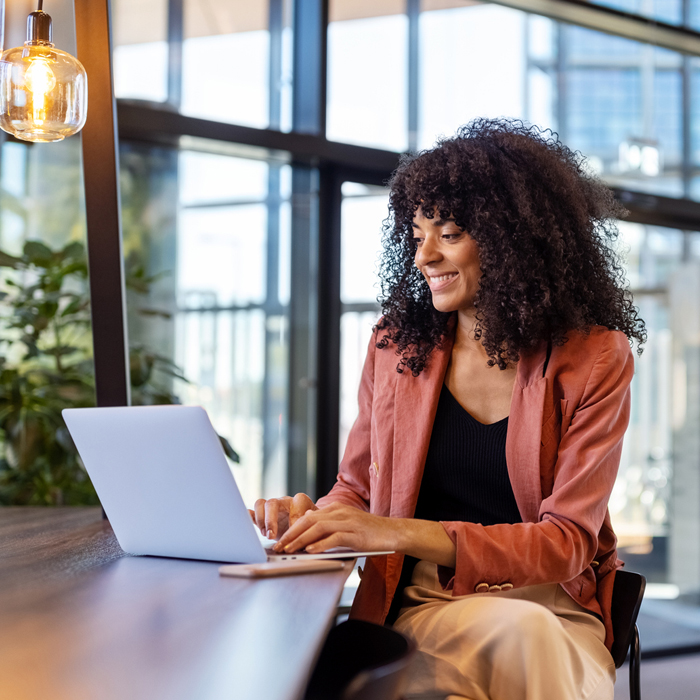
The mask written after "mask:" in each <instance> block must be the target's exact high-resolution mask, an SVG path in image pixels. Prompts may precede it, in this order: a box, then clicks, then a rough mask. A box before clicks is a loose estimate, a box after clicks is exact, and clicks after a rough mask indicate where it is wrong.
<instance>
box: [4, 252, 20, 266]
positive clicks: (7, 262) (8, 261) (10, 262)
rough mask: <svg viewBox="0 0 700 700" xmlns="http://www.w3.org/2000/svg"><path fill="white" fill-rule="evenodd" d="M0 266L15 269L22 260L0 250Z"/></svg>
mask: <svg viewBox="0 0 700 700" xmlns="http://www.w3.org/2000/svg"><path fill="white" fill-rule="evenodd" d="M0 267H11V268H12V269H13V270H16V269H17V268H19V267H22V260H21V259H20V258H15V257H13V256H12V255H8V254H7V253H3V251H1V250H0Z"/></svg>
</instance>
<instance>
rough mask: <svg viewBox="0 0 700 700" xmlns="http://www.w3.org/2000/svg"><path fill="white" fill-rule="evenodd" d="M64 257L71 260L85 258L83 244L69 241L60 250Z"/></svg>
mask: <svg viewBox="0 0 700 700" xmlns="http://www.w3.org/2000/svg"><path fill="white" fill-rule="evenodd" d="M61 253H62V254H63V257H64V258H68V259H72V260H82V261H84V260H85V257H86V256H85V246H84V245H83V244H82V243H80V242H79V241H74V242H73V243H69V244H68V245H67V246H66V247H65V248H64V249H63V250H62V251H61Z"/></svg>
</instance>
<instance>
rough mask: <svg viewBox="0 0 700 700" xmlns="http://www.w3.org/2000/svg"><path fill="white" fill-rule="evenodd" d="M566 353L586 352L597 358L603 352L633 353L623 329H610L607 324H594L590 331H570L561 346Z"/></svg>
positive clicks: (560, 348) (563, 352)
mask: <svg viewBox="0 0 700 700" xmlns="http://www.w3.org/2000/svg"><path fill="white" fill-rule="evenodd" d="M559 351H560V352H561V353H562V354H565V355H571V354H584V355H585V356H587V357H591V358H592V359H595V358H596V357H597V356H598V355H600V353H602V352H612V353H613V354H621V355H629V354H631V353H632V349H631V347H630V342H629V340H628V338H627V336H626V335H625V334H624V333H623V332H622V331H616V330H610V329H609V328H606V327H605V326H593V327H592V328H591V329H590V330H588V331H570V332H569V333H567V334H566V342H565V343H564V344H563V345H560V346H559Z"/></svg>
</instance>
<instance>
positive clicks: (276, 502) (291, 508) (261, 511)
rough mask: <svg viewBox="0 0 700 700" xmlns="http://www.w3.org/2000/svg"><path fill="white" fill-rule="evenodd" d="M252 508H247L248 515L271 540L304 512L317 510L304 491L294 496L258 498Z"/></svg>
mask: <svg viewBox="0 0 700 700" xmlns="http://www.w3.org/2000/svg"><path fill="white" fill-rule="evenodd" d="M254 508H255V510H250V509H248V512H249V513H250V517H251V518H252V519H253V522H254V523H255V525H256V526H257V527H259V528H260V532H261V533H262V534H263V537H267V538H268V539H271V540H276V539H278V538H279V537H280V536H282V535H283V534H284V533H285V532H286V531H287V530H288V528H290V527H291V526H292V525H294V523H296V521H297V520H299V518H301V517H302V516H303V515H304V513H306V512H308V511H310V510H318V508H317V507H316V505H315V504H314V502H313V501H312V500H311V499H310V498H309V497H308V496H307V495H306V494H305V493H298V494H297V495H296V496H294V498H292V497H291V496H283V497H282V498H269V499H267V500H265V499H264V498H259V499H258V500H257V501H255V506H254Z"/></svg>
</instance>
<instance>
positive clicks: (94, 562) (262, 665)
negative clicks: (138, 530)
mask: <svg viewBox="0 0 700 700" xmlns="http://www.w3.org/2000/svg"><path fill="white" fill-rule="evenodd" d="M346 576H347V573H346V572H345V571H340V572H328V573H316V574H309V575H304V576H292V577H289V578H280V579H263V580H252V581H249V580H244V579H233V578H224V577H220V576H219V575H218V564H216V563H210V562H198V561H185V560H179V559H165V558H157V557H132V556H127V555H125V554H124V553H123V552H122V551H121V549H120V548H119V545H118V544H117V542H116V540H115V538H114V535H113V533H112V530H111V528H110V527H109V524H108V523H107V521H104V520H102V518H101V515H100V510H99V509H98V508H28V507H19V508H8V507H6V508H0V699H1V700H47V699H48V698H51V699H52V700H93V699H95V700H98V699H99V700H113V699H114V700H116V699H128V700H141V699H142V698H143V699H144V700H145V699H146V698H148V700H161V699H162V700H223V699H224V698H226V699H236V700H238V699H239V698H240V699H241V700H247V699H248V698H256V700H257V699H260V698H263V699H265V700H276V699H280V700H294V699H296V698H298V697H300V695H301V694H302V693H303V689H304V687H305V684H306V682H307V679H308V675H309V673H310V670H311V668H312V666H313V663H314V661H315V658H316V656H317V653H318V651H319V649H320V646H321V644H322V643H323V640H324V638H325V635H326V633H327V631H328V629H329V627H330V625H331V624H332V621H333V617H334V614H335V607H336V605H337V602H338V599H339V597H340V594H341V592H342V588H343V583H344V581H345V578H346Z"/></svg>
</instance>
